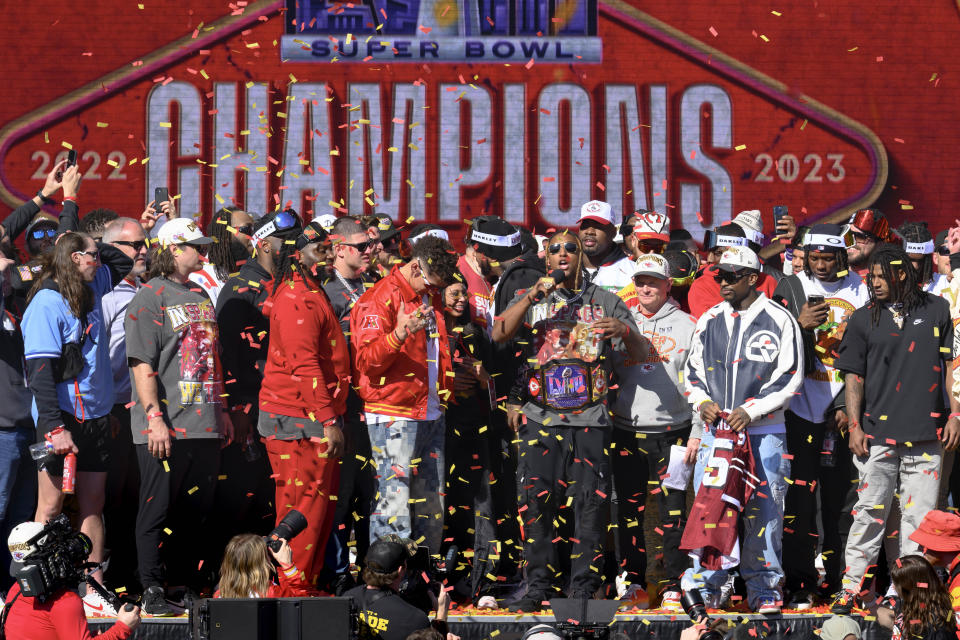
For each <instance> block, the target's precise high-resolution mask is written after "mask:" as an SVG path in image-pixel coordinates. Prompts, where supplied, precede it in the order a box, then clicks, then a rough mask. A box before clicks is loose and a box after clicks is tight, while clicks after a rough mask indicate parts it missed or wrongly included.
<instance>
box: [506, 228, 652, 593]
mask: <svg viewBox="0 0 960 640" xmlns="http://www.w3.org/2000/svg"><path fill="white" fill-rule="evenodd" d="M581 231H582V229H581ZM584 267H585V259H584V253H583V246H582V245H581V243H580V237H579V236H577V235H575V234H574V233H573V232H572V231H568V230H562V231H560V232H558V233H555V234H553V236H551V238H550V240H549V242H548V244H547V268H548V270H549V276H548V277H545V278H541V279H540V280H538V281H537V282H536V283H535V284H534V285H533V286H532V287H530V288H529V289H526V290H520V291H518V292H517V294H516V295H515V296H514V298H513V303H512V304H511V305H510V306H509V307H508V308H507V309H506V310H505V311H504V312H503V314H502V315H500V316H497V317H495V318H494V325H493V339H494V340H495V341H497V342H501V343H502V342H506V341H508V340H510V339H511V338H513V337H514V336H517V338H518V339H517V342H516V344H517V345H518V346H519V347H520V348H521V349H522V351H523V357H522V362H523V363H524V364H525V365H526V366H525V367H524V369H523V371H522V373H521V377H520V380H519V382H520V384H521V386H522V388H523V391H522V392H521V394H522V396H523V399H524V404H523V414H524V416H525V419H524V420H523V421H522V424H521V420H520V415H519V413H511V414H510V417H509V420H510V426H511V427H512V428H513V429H514V430H516V431H517V433H518V440H519V447H520V461H519V467H520V470H519V472H518V478H517V480H518V489H519V491H518V493H519V505H520V511H521V517H522V519H523V527H524V530H523V533H524V535H523V554H524V557H525V558H526V562H527V583H528V590H527V594H526V596H525V597H523V598H521V599H520V600H518V601H517V602H515V603H514V604H513V605H511V607H510V609H511V610H513V611H524V612H532V611H540V609H541V608H542V604H543V601H544V600H549V599H550V598H551V597H553V596H554V595H555V591H554V585H553V584H552V583H553V581H554V579H555V577H556V576H555V574H556V572H557V570H556V569H554V568H551V562H552V561H553V560H552V559H553V558H554V556H555V555H556V552H555V549H554V545H553V542H552V541H553V540H554V539H555V538H556V535H557V528H558V526H557V525H556V524H555V523H556V522H557V521H558V520H564V519H567V518H573V522H574V525H573V527H574V536H573V537H572V538H571V541H573V547H572V549H571V553H570V563H571V574H572V575H571V580H570V592H569V596H570V597H571V598H591V597H592V596H593V593H594V592H595V591H596V590H597V589H598V588H599V587H600V584H601V582H602V576H601V575H600V571H599V570H598V569H597V566H598V565H599V564H602V563H600V562H598V561H597V558H600V557H602V556H603V543H604V540H605V538H606V530H607V525H608V524H609V513H610V506H609V504H610V503H609V495H610V493H611V478H612V472H611V463H610V456H609V449H610V438H611V435H612V431H613V421H612V419H611V417H610V413H609V412H608V410H607V388H608V381H609V376H610V372H611V370H612V368H613V359H612V357H611V356H612V354H613V351H614V350H621V351H623V350H625V351H626V352H627V353H628V354H629V356H630V358H632V359H633V360H638V361H639V360H643V359H644V358H646V356H647V353H648V346H649V342H648V341H647V340H646V338H644V337H643V336H642V334H641V333H640V330H639V329H638V328H637V324H636V322H635V321H634V319H633V316H632V315H631V314H630V310H629V309H627V306H626V304H624V302H623V300H621V299H620V298H619V297H617V295H616V294H614V293H610V292H609V291H607V290H606V289H604V288H602V287H600V286H597V285H596V284H594V283H592V282H590V281H588V280H586V279H585V277H586V272H585V270H584ZM568 496H569V498H568ZM570 506H572V509H567V507H570ZM571 511H573V513H570V512H571Z"/></svg>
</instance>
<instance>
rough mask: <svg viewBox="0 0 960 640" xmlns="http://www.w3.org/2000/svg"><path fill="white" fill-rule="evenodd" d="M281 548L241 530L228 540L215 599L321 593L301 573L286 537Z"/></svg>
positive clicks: (283, 596)
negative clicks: (273, 547) (269, 545)
mask: <svg viewBox="0 0 960 640" xmlns="http://www.w3.org/2000/svg"><path fill="white" fill-rule="evenodd" d="M279 541H280V543H281V545H280V549H278V550H276V551H274V550H273V549H271V548H270V547H268V546H267V542H266V540H264V538H263V536H258V535H256V534H253V533H241V534H240V535H236V536H233V538H231V539H230V542H228V543H227V548H226V550H225V551H224V553H223V563H222V564H221V565H220V584H219V585H218V586H217V592H216V593H215V594H214V597H215V598H300V597H308V596H319V595H320V592H319V591H317V590H316V589H314V588H312V587H311V586H310V585H309V584H308V583H307V582H305V581H304V580H303V578H301V576H300V570H299V569H297V566H296V565H295V564H294V563H293V551H291V550H290V545H289V544H288V543H287V541H286V540H284V539H282V538H281V539H280V540H279Z"/></svg>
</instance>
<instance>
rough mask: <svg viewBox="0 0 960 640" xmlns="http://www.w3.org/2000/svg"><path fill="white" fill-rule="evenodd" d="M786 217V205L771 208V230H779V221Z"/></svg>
mask: <svg viewBox="0 0 960 640" xmlns="http://www.w3.org/2000/svg"><path fill="white" fill-rule="evenodd" d="M785 215H787V205H785V204H778V205H777V206H775V207H774V208H773V229H774V231H775V232H776V231H779V230H780V220H782V219H783V217H784V216H785Z"/></svg>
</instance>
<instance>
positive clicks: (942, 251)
mask: <svg viewBox="0 0 960 640" xmlns="http://www.w3.org/2000/svg"><path fill="white" fill-rule="evenodd" d="M937 255H938V256H944V257H946V256H949V255H950V247H948V246H947V245H945V244H943V245H940V246H939V247H937Z"/></svg>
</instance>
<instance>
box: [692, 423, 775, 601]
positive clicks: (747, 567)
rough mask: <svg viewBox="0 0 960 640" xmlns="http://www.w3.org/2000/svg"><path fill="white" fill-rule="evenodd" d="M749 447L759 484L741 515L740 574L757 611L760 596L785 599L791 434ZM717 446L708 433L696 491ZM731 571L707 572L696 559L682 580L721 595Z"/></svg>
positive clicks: (753, 439) (760, 439)
mask: <svg viewBox="0 0 960 640" xmlns="http://www.w3.org/2000/svg"><path fill="white" fill-rule="evenodd" d="M750 446H751V448H752V449H753V458H754V462H755V463H756V472H757V476H758V477H759V478H760V484H759V485H758V487H757V490H756V491H754V493H753V496H752V497H751V498H750V500H749V501H748V502H747V504H746V508H745V509H744V510H743V512H742V513H741V514H740V518H741V521H742V523H743V537H742V538H741V539H740V575H741V577H743V580H744V582H746V584H747V603H748V604H749V605H750V607H751V608H754V609H755V608H756V606H757V603H758V601H759V600H760V599H761V598H773V599H774V600H780V599H781V598H782V591H781V587H782V585H783V577H784V576H783V567H782V566H781V561H780V560H781V557H782V546H781V545H782V542H783V507H784V502H785V500H786V496H787V480H786V479H787V478H788V477H789V476H790V460H789V459H787V458H785V457H784V455H785V454H786V453H787V435H786V433H768V434H764V435H751V436H750ZM712 448H713V434H712V433H705V434H704V436H703V439H702V440H701V443H700V450H699V451H698V452H697V465H696V468H695V469H694V475H693V482H694V489H695V490H699V489H700V482H701V480H702V479H703V470H704V467H705V466H706V463H707V459H708V458H709V456H710V452H711V450H712ZM727 577H728V571H726V570H723V569H719V570H717V571H710V570H708V569H704V568H703V567H702V566H701V565H700V562H699V561H698V560H697V559H696V558H694V559H693V567H692V568H691V569H687V570H686V571H685V572H684V574H683V578H682V579H681V586H682V588H683V590H684V591H688V590H690V589H705V590H710V591H719V590H720V587H722V586H723V585H724V583H726V581H727Z"/></svg>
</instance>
